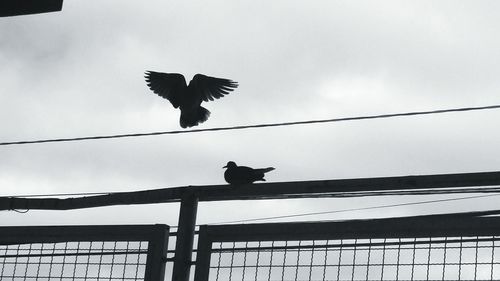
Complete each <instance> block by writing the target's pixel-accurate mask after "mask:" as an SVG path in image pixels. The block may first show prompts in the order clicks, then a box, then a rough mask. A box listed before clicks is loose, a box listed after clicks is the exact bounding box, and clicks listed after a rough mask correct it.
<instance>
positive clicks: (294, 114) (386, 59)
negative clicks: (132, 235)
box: [0, 0, 500, 225]
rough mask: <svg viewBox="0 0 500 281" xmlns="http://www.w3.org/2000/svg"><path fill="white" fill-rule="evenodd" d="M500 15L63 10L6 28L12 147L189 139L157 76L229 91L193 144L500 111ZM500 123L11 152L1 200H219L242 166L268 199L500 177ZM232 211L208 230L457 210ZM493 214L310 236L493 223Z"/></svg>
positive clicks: (438, 8)
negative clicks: (265, 188) (301, 183)
mask: <svg viewBox="0 0 500 281" xmlns="http://www.w3.org/2000/svg"><path fill="white" fill-rule="evenodd" d="M499 13H500V2H497V1H421V0H419V1H330V0H329V1H314V2H311V1H290V0H286V1H285V0H283V1H269V0H266V1H255V0H252V1H210V2H207V1H182V2H178V1H160V0H158V1H152V0H149V1H147V4H146V5H145V4H144V3H143V2H140V1H118V0H115V1H111V0H87V1H74V0H66V1H65V2H64V7H63V11H62V12H60V13H50V14H42V15H32V16H21V17H11V18H0V85H1V86H0V120H1V130H0V140H1V141H16V140H32V139H45V138H59V137H79V136H89V135H108V134H121V133H138V132H151V131H168V130H178V129H180V127H179V125H178V118H179V111H178V110H175V109H173V108H172V107H171V105H170V103H169V102H168V101H166V100H163V99H162V98H160V97H158V96H156V95H154V94H153V93H152V92H151V91H150V90H149V89H148V88H147V86H146V83H145V81H144V78H143V72H144V71H145V70H156V71H163V72H179V73H182V74H184V75H185V76H186V79H187V80H188V81H189V80H190V79H191V78H192V76H194V75H195V74H196V73H203V74H206V75H210V76H216V77H223V78H230V79H233V80H235V81H238V82H239V84H240V87H239V88H238V89H237V90H236V91H235V92H233V93H231V94H230V95H228V96H226V97H224V98H223V99H220V100H217V101H214V102H210V103H206V104H205V105H204V106H205V107H206V108H207V109H209V110H210V111H211V112H212V115H211V117H210V118H209V120H208V121H207V122H205V123H204V124H202V125H201V126H199V127H197V128H211V127H219V126H232V125H246V124H259V123H272V122H286V121H298V120H309V119H326V118H336V117H350V116H360V115H368V114H383V113H395V112H405V111H417V110H432V109H442V108H453V107H467V106H483V105H491V104H499V103H500V98H499V97H498V96H499V93H498V92H499V88H500V80H499V79H498V77H500V64H499V62H500V61H499V60H500V55H499V50H500V38H499V36H498V34H499V33H500V17H499ZM498 118H500V110H497V111H495V110H491V111H480V112H469V113H452V114H446V115H433V116H418V117H407V118H399V119H383V120H366V121H356V122H342V123H331V124H317V125H308V126H294V127H279V128H268V129H252V130H244V131H242V130H240V131H227V132H213V133H197V134H184V135H171V136H168V135H167V136H156V137H143V138H130V139H115V140H100V141H85V142H70V143H53V144H38V145H19V146H4V147H0V187H1V190H0V194H1V195H3V196H8V195H20V194H23V195H24V194H48V193H72V192H101V191H133V190H144V189H151V188H163V187H176V186H186V185H209V184H210V185H211V184H223V183H224V180H223V169H222V166H224V165H225V163H226V162H227V161H229V160H234V161H236V162H237V163H238V164H241V165H248V166H253V167H267V166H274V167H276V170H275V171H273V172H271V173H269V174H268V175H267V179H268V181H297V180H318V179H337V178H339V179H340V178H358V177H379V176H399V175H419V174H440V173H460V172H482V171H497V170H500V151H499V150H498V143H500V133H499V132H498V125H497V123H496V120H498ZM461 196H464V195H454V196H429V197H403V198H401V197H398V198H363V199H322V200H284V201H279V202H278V201H262V202H229V203H224V202H219V203H209V204H208V203H206V204H205V203H204V204H201V206H200V209H199V210H200V212H199V216H198V218H199V219H198V222H199V223H213V222H223V221H230V220H237V219H245V218H254V217H267V216H275V215H287V214H295V213H304V212H317V211H327V210H341V209H346V208H357V207H359V208H363V207H369V206H377V205H383V204H394V203H401V202H412V201H422V200H433V199H440V198H452V197H461ZM497 201H498V198H495V197H491V198H483V199H474V200H466V201H463V202H450V203H440V204H427V205H419V206H413V207H404V208H403V207H401V208H392V209H381V210H370V211H364V212H351V213H339V214H331V215H328V216H317V217H307V218H300V219H312V220H314V219H339V218H360V217H376V216H399V215H411V214H422V213H432V212H444V211H459V210H479V209H493V208H498V207H497V205H498V204H497ZM177 207H178V206H177V205H176V204H171V205H167V204H163V205H151V206H130V207H108V208H97V209H92V210H77V211H64V212H55V211H54V212H53V211H36V210H32V211H30V212H28V213H27V214H18V213H15V212H0V220H1V224H2V225H27V224H38V225H43V224H108V223H110V224H124V223H166V224H170V225H176V224H177V212H178V211H177Z"/></svg>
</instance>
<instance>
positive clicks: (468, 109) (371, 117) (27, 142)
mask: <svg viewBox="0 0 500 281" xmlns="http://www.w3.org/2000/svg"><path fill="white" fill-rule="evenodd" d="M498 108H500V105H489V106H479V107H462V108H450V109H438V110H430V111H413V112H402V113H390V114H380V115H366V116H356V117H342V118H332V119H318V120H306V121H294V122H283V123H267V124H255V125H241V126H231V127H215V128H206V129H193V130H174V131H161V132H150V133H133V134H117V135H102V136H87V137H75V138H57V139H39V140H26V141H11V142H0V146H5V145H18V144H35V143H49V142H70V141H85V140H99V139H117V138H131V137H146V136H158V135H174V134H187V133H200V132H215V131H230V130H242V129H255V128H267V127H279V126H292V125H305V124H318V123H332V122H341V121H355V120H365V119H382V118H391V117H404V116H416V115H430V114H440V113H450V112H462V111H475V110H486V109H498Z"/></svg>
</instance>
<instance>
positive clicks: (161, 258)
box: [0, 224, 169, 281]
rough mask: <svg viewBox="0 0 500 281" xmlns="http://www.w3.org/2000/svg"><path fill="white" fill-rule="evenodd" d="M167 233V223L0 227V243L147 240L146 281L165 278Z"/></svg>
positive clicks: (158, 280)
mask: <svg viewBox="0 0 500 281" xmlns="http://www.w3.org/2000/svg"><path fill="white" fill-rule="evenodd" d="M168 236H169V226H167V225H163V224H155V225H91V226H5V227H0V245H13V244H33V243H61V242H76V241H86V242H91V241H104V242H107V241H112V242H114V241H147V242H148V253H147V260H146V268H145V273H144V274H145V275H144V280H145V281H163V280H164V276H165V262H166V256H167V246H168Z"/></svg>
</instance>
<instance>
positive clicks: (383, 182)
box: [0, 172, 500, 210]
mask: <svg viewBox="0 0 500 281" xmlns="http://www.w3.org/2000/svg"><path fill="white" fill-rule="evenodd" d="M496 185H500V172H481V173H463V174H440V175H419V176H397V177H378V178H357V179H337V180H318V181H297V182H276V183H261V184H248V185H242V186H231V185H208V186H186V187H174V188H163V189H155V190H144V191H134V192H118V193H110V194H106V195H96V196H85V197H75V198H19V197H0V210H27V209H29V210H33V209H40V210H71V209H82V208H93V207H103V206H113V205H132V204H155V203H170V202H180V200H181V198H182V196H183V194H185V193H186V192H190V193H194V194H195V195H196V196H197V197H198V198H199V201H200V202H203V201H227V200H261V199H289V198H319V197H345V196H353V194H355V193H359V192H375V194H371V195H376V192H377V191H380V192H383V191H396V190H398V191H411V190H414V191H422V190H429V189H430V190H432V189H448V190H450V192H451V191H453V192H454V193H457V192H461V191H460V190H458V191H457V190H456V189H457V188H463V187H476V188H477V189H470V188H469V189H468V190H467V192H469V193H470V192H483V191H482V190H481V187H487V186H496ZM498 191H500V189H499V190H498ZM464 192H465V191H464ZM485 192H492V190H491V189H488V191H485Z"/></svg>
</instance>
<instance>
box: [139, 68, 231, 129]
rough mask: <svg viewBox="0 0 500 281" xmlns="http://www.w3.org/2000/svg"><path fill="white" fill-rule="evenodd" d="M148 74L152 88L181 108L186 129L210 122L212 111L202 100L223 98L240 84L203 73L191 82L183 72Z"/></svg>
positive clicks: (147, 78)
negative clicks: (208, 120)
mask: <svg viewBox="0 0 500 281" xmlns="http://www.w3.org/2000/svg"><path fill="white" fill-rule="evenodd" d="M145 75H146V76H145V78H146V82H147V85H148V87H149V88H150V89H151V90H152V91H153V92H154V93H155V94H157V95H159V96H160V97H163V98H165V99H167V100H169V101H170V103H171V104H172V105H173V106H174V108H179V109H180V110H181V117H180V125H181V127H182V128H187V127H193V126H196V125H198V124H200V123H203V122H205V121H207V119H208V116H210V111H208V110H207V109H206V108H204V107H202V106H201V102H203V101H213V100H214V99H219V98H222V97H223V96H224V95H227V94H229V93H230V92H231V91H233V90H234V89H235V88H237V87H238V83H237V82H234V81H232V80H229V79H224V78H215V77H210V76H205V75H203V74H196V75H195V76H194V77H193V79H192V80H191V81H190V82H189V85H187V84H186V79H185V78H184V76H183V75H182V74H179V73H163V72H155V71H146V73H145Z"/></svg>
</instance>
